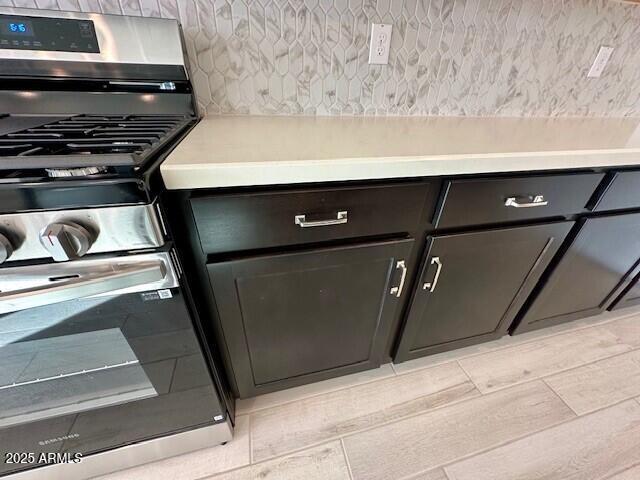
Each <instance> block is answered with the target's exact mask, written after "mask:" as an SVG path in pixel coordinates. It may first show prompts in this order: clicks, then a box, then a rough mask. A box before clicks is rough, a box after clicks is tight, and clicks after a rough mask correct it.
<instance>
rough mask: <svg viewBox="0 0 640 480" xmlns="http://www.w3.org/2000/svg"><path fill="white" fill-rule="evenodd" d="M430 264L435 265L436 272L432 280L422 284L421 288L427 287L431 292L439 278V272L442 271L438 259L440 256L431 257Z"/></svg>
mask: <svg viewBox="0 0 640 480" xmlns="http://www.w3.org/2000/svg"><path fill="white" fill-rule="evenodd" d="M431 265H437V266H438V269H437V270H436V274H435V276H434V277H433V282H427V283H425V284H424V285H422V289H423V290H427V289H429V293H433V291H434V290H435V289H436V286H437V285H438V279H439V278H440V272H441V271H442V262H441V261H440V257H433V258H432V259H431Z"/></svg>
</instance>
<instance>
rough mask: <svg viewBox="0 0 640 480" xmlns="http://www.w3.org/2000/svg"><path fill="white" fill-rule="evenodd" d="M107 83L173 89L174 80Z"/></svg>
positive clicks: (174, 87)
mask: <svg viewBox="0 0 640 480" xmlns="http://www.w3.org/2000/svg"><path fill="white" fill-rule="evenodd" d="M109 85H118V86H121V87H156V88H158V89H159V90H175V89H176V84H175V82H126V81H110V82H109Z"/></svg>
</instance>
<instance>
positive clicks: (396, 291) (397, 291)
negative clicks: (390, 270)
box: [389, 260, 407, 297]
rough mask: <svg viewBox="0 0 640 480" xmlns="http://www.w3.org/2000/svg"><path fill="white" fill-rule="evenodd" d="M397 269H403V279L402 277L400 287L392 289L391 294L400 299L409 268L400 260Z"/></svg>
mask: <svg viewBox="0 0 640 480" xmlns="http://www.w3.org/2000/svg"><path fill="white" fill-rule="evenodd" d="M396 268H401V269H402V277H400V285H398V286H397V287H392V288H391V291H390V292H389V293H391V295H395V296H396V297H399V296H400V295H402V289H403V288H404V280H405V279H406V278H407V266H406V265H405V263H404V260H398V263H396Z"/></svg>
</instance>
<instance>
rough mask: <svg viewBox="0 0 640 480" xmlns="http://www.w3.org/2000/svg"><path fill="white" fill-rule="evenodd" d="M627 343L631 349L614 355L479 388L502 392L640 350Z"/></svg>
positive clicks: (484, 393) (490, 391) (638, 347)
mask: <svg viewBox="0 0 640 480" xmlns="http://www.w3.org/2000/svg"><path fill="white" fill-rule="evenodd" d="M625 345H626V346H628V347H630V348H629V350H625V351H624V352H618V353H614V354H612V355H608V356H606V357H601V358H598V359H596V360H591V361H589V362H586V363H581V364H580V365H574V366H573V367H568V368H564V369H562V370H556V371H555V372H553V373H547V374H546V375H540V376H538V377H532V378H529V379H527V380H525V381H522V382H516V383H512V384H510V385H505V386H504V387H500V388H495V389H492V390H489V391H486V392H483V391H482V389H480V388H478V390H479V391H480V393H482V394H483V395H486V394H489V393H494V392H501V391H503V390H507V389H509V388H511V387H515V386H517V385H524V384H526V383H529V382H534V381H536V380H543V379H545V378H549V377H553V376H554V375H558V374H560V373H567V372H570V371H571V370H575V369H578V368H581V367H587V366H589V365H593V364H594V363H598V362H601V361H603V360H610V359H612V358H616V357H619V356H622V355H625V354H627V353H631V352H635V351H637V350H640V346H637V347H634V346H632V345H629V344H628V343H625Z"/></svg>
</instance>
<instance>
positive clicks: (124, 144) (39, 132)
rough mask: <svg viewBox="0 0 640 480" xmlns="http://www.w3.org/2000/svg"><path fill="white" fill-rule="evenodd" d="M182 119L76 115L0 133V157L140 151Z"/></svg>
mask: <svg viewBox="0 0 640 480" xmlns="http://www.w3.org/2000/svg"><path fill="white" fill-rule="evenodd" d="M186 119H187V117H184V116H181V115H76V116H73V117H69V118H66V119H64V120H58V121H56V122H52V123H49V124H45V125H41V126H38V127H32V128H27V129H25V130H21V131H18V132H12V133H7V134H5V135H0V156H34V155H92V154H121V153H127V154H140V153H143V152H144V151H146V150H149V149H150V148H152V147H154V146H155V145H156V144H158V143H159V142H161V141H162V140H163V139H164V138H165V137H167V136H168V135H169V134H170V133H171V132H172V131H173V130H175V129H176V128H177V127H179V126H181V125H182V124H183V123H184V122H185V120H186Z"/></svg>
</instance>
